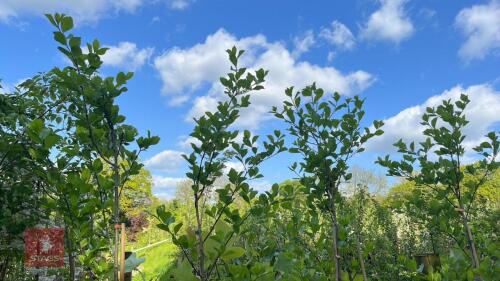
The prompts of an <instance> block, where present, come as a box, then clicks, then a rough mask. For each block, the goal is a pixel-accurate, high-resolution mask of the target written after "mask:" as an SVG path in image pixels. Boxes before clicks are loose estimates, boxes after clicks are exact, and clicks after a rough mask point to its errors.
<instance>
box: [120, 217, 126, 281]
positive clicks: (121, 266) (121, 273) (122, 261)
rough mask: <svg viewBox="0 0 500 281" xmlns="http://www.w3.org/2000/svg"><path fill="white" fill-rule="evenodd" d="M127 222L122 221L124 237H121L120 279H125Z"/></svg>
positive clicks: (123, 280) (122, 280)
mask: <svg viewBox="0 0 500 281" xmlns="http://www.w3.org/2000/svg"><path fill="white" fill-rule="evenodd" d="M125 243H126V237H125V224H124V223H122V237H121V243H120V244H121V258H120V260H121V263H120V280H121V281H125Z"/></svg>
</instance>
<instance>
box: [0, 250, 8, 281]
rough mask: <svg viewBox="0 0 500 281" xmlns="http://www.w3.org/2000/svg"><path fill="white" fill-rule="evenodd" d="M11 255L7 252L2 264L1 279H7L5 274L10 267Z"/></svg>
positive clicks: (0, 265) (0, 266)
mask: <svg viewBox="0 0 500 281" xmlns="http://www.w3.org/2000/svg"><path fill="white" fill-rule="evenodd" d="M9 263H10V255H9V254H7V256H6V257H5V259H4V260H3V262H2V264H0V280H5V275H6V274H7V268H9Z"/></svg>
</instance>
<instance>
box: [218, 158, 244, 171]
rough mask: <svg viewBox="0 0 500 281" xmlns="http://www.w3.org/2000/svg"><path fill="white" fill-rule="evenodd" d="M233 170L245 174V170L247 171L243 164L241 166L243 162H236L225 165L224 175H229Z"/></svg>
mask: <svg viewBox="0 0 500 281" xmlns="http://www.w3.org/2000/svg"><path fill="white" fill-rule="evenodd" d="M231 169H234V170H235V171H236V172H243V170H245V167H244V166H243V164H241V162H236V161H231V162H226V163H224V170H223V172H224V174H228V173H229V171H231Z"/></svg>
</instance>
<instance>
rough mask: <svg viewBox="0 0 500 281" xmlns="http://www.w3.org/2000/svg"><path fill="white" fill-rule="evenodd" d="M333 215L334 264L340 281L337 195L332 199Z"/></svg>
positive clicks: (336, 276)
mask: <svg viewBox="0 0 500 281" xmlns="http://www.w3.org/2000/svg"><path fill="white" fill-rule="evenodd" d="M331 206H332V209H331V215H332V237H333V262H334V266H335V275H334V276H335V280H336V281H340V280H341V275H340V255H339V248H338V223H337V212H336V210H335V194H334V195H333V196H332V198H331Z"/></svg>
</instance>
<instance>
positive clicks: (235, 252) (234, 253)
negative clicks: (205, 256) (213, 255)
mask: <svg viewBox="0 0 500 281" xmlns="http://www.w3.org/2000/svg"><path fill="white" fill-rule="evenodd" d="M244 254H245V249H243V248H241V247H229V248H227V249H226V250H225V251H224V253H222V255H221V256H220V257H221V259H223V260H224V261H225V262H229V261H230V260H232V259H237V258H239V257H241V256H243V255H244Z"/></svg>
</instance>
